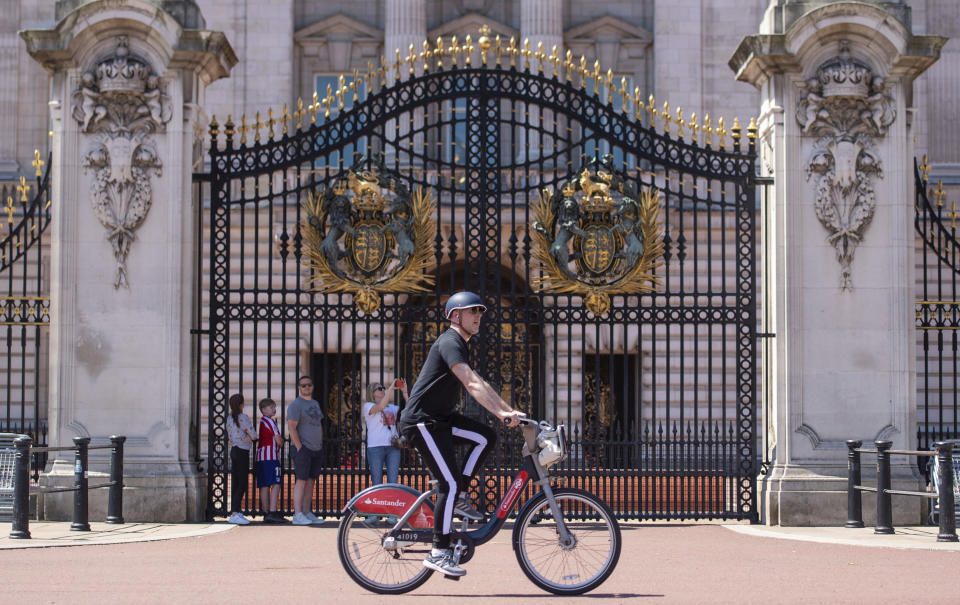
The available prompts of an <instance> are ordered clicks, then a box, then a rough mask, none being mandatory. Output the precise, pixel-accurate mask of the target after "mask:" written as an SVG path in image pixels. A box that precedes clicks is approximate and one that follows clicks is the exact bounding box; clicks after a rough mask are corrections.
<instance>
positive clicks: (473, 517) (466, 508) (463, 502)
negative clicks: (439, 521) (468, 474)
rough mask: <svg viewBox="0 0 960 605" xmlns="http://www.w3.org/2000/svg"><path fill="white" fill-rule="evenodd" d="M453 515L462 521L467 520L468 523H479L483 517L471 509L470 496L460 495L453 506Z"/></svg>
mask: <svg viewBox="0 0 960 605" xmlns="http://www.w3.org/2000/svg"><path fill="white" fill-rule="evenodd" d="M453 514H455V515H460V516H461V517H463V518H464V519H469V520H470V521H480V520H481V519H483V515H482V514H481V513H480V511H478V510H477V509H475V508H474V507H473V504H471V503H470V496H468V495H467V494H460V495H459V496H457V503H456V504H455V505H454V506H453Z"/></svg>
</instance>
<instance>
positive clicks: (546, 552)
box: [513, 488, 620, 595]
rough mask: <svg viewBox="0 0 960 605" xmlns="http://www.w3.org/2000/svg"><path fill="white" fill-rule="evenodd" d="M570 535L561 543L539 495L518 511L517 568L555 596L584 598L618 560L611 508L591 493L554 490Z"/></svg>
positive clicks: (617, 538) (616, 529)
mask: <svg viewBox="0 0 960 605" xmlns="http://www.w3.org/2000/svg"><path fill="white" fill-rule="evenodd" d="M554 495H555V497H556V500H557V506H558V507H559V508H560V510H561V511H562V513H563V519H564V522H565V525H566V527H567V529H568V530H569V531H570V533H571V534H572V535H573V540H572V541H571V542H570V543H567V544H564V543H563V542H562V539H561V537H560V534H559V531H558V528H557V523H556V521H555V520H554V516H553V512H552V511H551V510H550V503H549V502H547V497H546V496H545V495H544V494H543V492H541V493H539V494H537V495H536V496H534V497H533V499H532V500H531V501H530V503H529V504H528V505H527V506H524V508H523V510H521V511H520V517H519V518H518V519H517V524H516V525H515V526H514V528H513V547H514V552H515V553H516V555H517V562H518V563H520V568H521V569H523V573H525V574H526V575H527V577H528V578H530V580H531V581H532V582H533V583H534V584H536V585H537V586H539V587H540V588H542V589H544V590H546V591H548V592H552V593H554V594H559V595H575V594H583V593H585V592H587V591H590V590H593V589H594V588H596V587H597V586H599V585H600V584H602V583H603V581H604V580H606V579H607V577H609V576H610V574H611V573H612V572H613V569H614V568H615V567H616V566H617V561H619V559H620V526H619V525H618V524H617V520H616V518H615V517H614V516H613V512H612V511H611V510H610V508H609V507H608V506H607V505H606V504H605V503H604V502H603V501H601V500H600V499H599V498H597V497H596V496H594V495H593V494H591V493H589V492H585V491H582V490H578V489H569V488H561V489H557V490H555V491H554Z"/></svg>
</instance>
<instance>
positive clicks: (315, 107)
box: [310, 91, 320, 124]
mask: <svg viewBox="0 0 960 605" xmlns="http://www.w3.org/2000/svg"><path fill="white" fill-rule="evenodd" d="M319 111H320V95H319V94H317V91H313V103H311V104H310V123H311V124H316V123H317V113H318V112H319Z"/></svg>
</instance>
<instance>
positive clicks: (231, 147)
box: [197, 49, 757, 520]
mask: <svg viewBox="0 0 960 605" xmlns="http://www.w3.org/2000/svg"><path fill="white" fill-rule="evenodd" d="M457 52H460V54H459V55H457V56H455V57H452V58H453V63H454V65H453V66H449V65H448V66H443V65H442V63H443V61H444V60H445V58H446V59H449V58H451V56H450V53H449V52H445V53H439V52H438V53H435V54H431V55H430V56H429V57H427V59H426V60H425V58H424V56H423V55H421V57H419V58H416V59H415V61H414V64H410V65H408V64H403V65H400V66H389V65H388V66H387V70H388V71H392V70H393V69H397V73H398V74H399V73H400V72H401V71H402V72H404V73H406V70H407V69H408V67H409V69H410V74H411V75H410V77H409V78H407V79H405V80H399V81H397V82H395V83H393V84H390V85H387V84H386V81H385V80H386V78H385V74H384V72H383V70H381V71H380V72H374V73H372V74H368V75H367V76H366V77H363V78H359V79H358V80H356V81H354V82H352V83H346V84H345V85H344V86H343V87H342V88H341V89H340V90H338V91H332V92H331V93H330V94H329V95H328V97H327V98H325V99H315V101H314V103H313V104H311V105H310V107H309V108H306V109H303V110H302V111H301V110H298V111H297V112H296V113H295V114H294V115H293V116H289V115H288V114H287V112H286V110H285V111H284V112H283V117H282V118H281V119H280V120H279V121H275V120H273V119H272V118H271V121H270V122H267V123H266V124H260V123H257V124H254V125H253V127H252V128H251V127H248V126H247V125H246V123H245V122H244V123H242V124H241V125H239V126H238V125H236V124H233V123H232V122H229V121H228V123H226V124H224V125H223V126H220V125H218V124H216V122H215V121H214V123H213V124H212V125H211V135H212V137H211V152H210V166H211V167H210V172H209V174H204V175H198V177H197V180H198V184H200V185H201V189H202V191H203V192H204V195H205V196H209V207H208V208H207V209H205V210H204V211H203V212H204V213H207V216H205V217H204V220H205V222H207V223H208V225H209V242H206V243H205V246H204V247H205V249H206V250H208V252H209V255H208V257H207V258H206V260H205V262H207V263H209V264H208V265H207V266H206V267H204V268H203V269H205V270H206V271H207V272H208V274H209V288H208V290H207V291H206V292H203V293H202V296H208V297H209V300H208V301H205V300H201V303H202V304H201V306H203V304H207V305H208V308H209V320H208V321H209V344H208V345H207V346H208V349H207V351H208V356H207V357H205V358H204V359H202V361H201V367H200V371H199V375H200V376H201V377H205V378H202V379H205V380H206V381H207V383H206V395H207V396H208V399H209V415H208V423H209V424H208V452H207V460H208V470H209V481H210V485H209V487H210V489H209V498H210V500H209V513H210V515H223V514H225V513H226V512H227V511H228V502H227V498H228V490H227V487H228V473H227V460H228V458H229V456H228V455H227V450H226V447H227V444H226V431H225V422H226V421H227V405H226V404H227V400H228V398H229V396H230V395H231V394H232V393H234V392H241V393H243V394H244V395H245V397H246V400H247V402H248V407H247V409H248V412H249V411H250V406H249V402H251V401H257V400H259V399H260V398H262V397H272V398H273V399H275V400H276V401H278V402H280V403H281V408H285V406H286V405H287V404H288V403H289V402H290V400H292V398H293V397H294V396H295V382H296V379H297V377H298V376H300V375H302V374H310V375H311V376H312V377H313V379H314V383H315V384H316V385H317V388H316V389H315V397H316V398H317V399H318V400H320V401H321V404H322V405H323V406H325V409H326V412H327V416H328V420H329V422H330V424H329V427H328V429H329V430H328V437H327V440H326V442H325V443H326V445H325V451H326V454H325V456H326V461H327V464H328V466H329V470H328V472H326V473H325V475H324V476H322V477H321V479H320V481H319V487H318V496H319V502H320V510H319V513H321V514H326V515H328V516H333V515H337V514H339V511H340V509H341V507H342V506H343V504H344V503H345V502H346V500H347V499H349V497H350V496H352V495H353V494H354V493H356V492H357V491H359V490H360V489H362V488H363V487H365V486H366V485H367V484H368V481H369V478H368V474H369V473H368V472H367V470H366V468H365V456H364V451H363V447H362V443H363V439H362V427H361V425H362V424H363V421H362V419H361V417H360V407H361V404H362V401H363V400H364V397H363V395H362V393H363V390H364V387H365V385H368V384H370V383H371V382H376V381H381V380H390V379H392V378H393V377H394V376H402V377H405V378H406V379H407V380H409V381H411V382H412V380H414V379H415V377H416V374H417V372H418V371H419V368H420V365H421V364H422V362H423V358H424V357H425V355H426V351H427V349H428V348H429V345H430V343H431V342H432V340H433V338H434V337H435V336H436V334H437V332H438V330H442V329H444V324H443V322H442V320H443V317H442V305H443V302H444V301H445V299H446V296H447V295H449V294H450V293H452V292H453V291H455V290H458V289H469V290H474V291H477V292H478V293H480V294H481V296H483V298H484V299H485V300H486V301H487V302H488V307H489V310H488V313H487V314H486V315H485V317H484V321H483V325H482V331H481V334H480V336H479V338H476V339H473V340H471V342H470V347H471V355H472V356H473V357H472V363H473V365H474V367H475V368H477V369H478V371H479V372H480V373H481V374H482V375H483V376H484V377H485V378H486V379H487V380H488V381H489V382H491V384H493V385H494V386H495V388H497V389H498V390H499V391H500V392H501V394H502V395H503V396H504V398H505V399H508V401H510V402H511V404H512V405H514V406H515V407H517V408H519V409H523V410H525V411H526V412H527V413H528V414H530V415H532V416H535V417H542V418H546V419H548V420H551V421H554V422H556V421H560V422H565V423H567V424H568V425H569V426H570V427H571V433H572V437H573V451H572V455H571V456H570V458H569V459H568V460H567V461H566V462H564V463H563V465H562V466H561V468H560V470H559V472H560V474H562V475H565V476H567V477H568V484H574V485H582V486H583V487H585V488H587V489H591V490H594V491H596V492H598V493H600V494H601V495H602V496H603V497H605V498H606V499H607V500H608V501H609V502H610V503H611V505H612V506H613V507H614V509H615V510H616V511H617V513H618V515H619V516H620V517H621V518H664V519H668V518H740V519H751V520H756V519H757V506H756V486H755V476H756V472H757V457H756V451H755V441H756V438H755V435H756V424H757V422H756V393H757V385H756V365H757V364H756V275H755V266H756V265H755V253H756V252H755V229H756V224H755V215H756V202H755V182H754V164H755V147H754V140H755V139H754V137H755V131H754V130H753V129H750V130H748V132H747V133H743V132H741V129H740V127H739V124H735V125H734V128H733V129H732V130H731V131H730V132H728V131H726V130H725V129H724V127H723V123H722V122H720V124H719V127H711V126H710V124H709V122H708V121H707V122H706V123H705V124H703V125H698V124H697V122H696V119H695V118H692V119H691V121H690V123H687V122H685V121H684V120H683V119H682V116H681V117H678V118H674V117H673V114H671V113H669V112H666V111H665V112H663V113H662V114H661V112H659V111H657V110H655V109H654V107H653V100H652V99H651V100H650V103H649V104H644V103H643V102H642V101H641V100H640V95H639V93H635V94H633V95H631V94H630V93H629V92H628V91H627V90H626V87H625V85H623V84H621V86H620V88H619V90H618V89H617V87H616V86H615V85H613V84H612V82H611V81H610V79H609V78H608V79H607V81H606V82H604V80H603V78H602V77H600V75H599V72H597V73H596V74H591V73H589V72H585V71H582V70H580V71H578V69H577V68H576V67H575V66H574V65H573V64H572V63H569V62H567V63H563V64H561V63H560V62H559V61H557V62H556V63H557V65H556V67H557V68H558V69H556V70H554V75H553V76H551V75H550V65H549V62H548V65H547V68H546V71H545V70H544V68H543V67H542V65H543V63H542V62H541V64H540V65H541V68H540V69H539V71H538V72H537V71H531V70H530V69H529V68H523V69H518V68H517V67H516V66H510V67H507V66H506V65H504V66H501V65H500V56H499V55H498V56H497V64H496V65H493V64H492V63H493V60H492V58H491V61H490V64H489V65H488V64H487V60H486V56H484V59H483V63H482V64H480V62H477V64H476V65H474V66H471V64H470V63H469V62H467V63H464V55H463V53H462V52H461V51H460V50H459V49H458V51H454V53H457ZM521 54H522V53H521V52H520V51H517V52H516V53H513V54H511V53H510V52H506V51H505V53H504V56H503V59H504V64H506V62H507V59H508V58H510V57H512V58H514V59H516V58H517V57H518V56H520V55H521ZM507 55H510V56H509V57H508V56H507ZM438 58H439V60H438ZM458 60H459V63H458ZM458 64H459V67H458V66H457V65H458ZM414 72H416V73H414ZM557 74H562V75H557ZM351 98H353V99H354V101H353V105H352V107H347V105H349V103H345V101H349V99H351ZM338 109H339V111H338ZM664 118H665V119H664ZM221 128H222V129H223V130H222V132H221ZM671 129H672V132H671ZM261 132H262V133H264V134H265V137H264V139H265V140H261ZM251 135H254V136H251ZM731 137H732V144H731ZM251 139H252V140H251ZM355 154H360V155H363V156H365V157H368V158H374V159H376V160H377V161H379V162H381V163H382V165H383V166H384V167H385V168H386V169H388V170H390V171H394V172H395V174H396V175H397V178H399V179H401V180H402V181H404V182H405V183H406V185H407V186H408V187H409V188H410V189H411V190H414V189H416V188H423V189H424V190H430V191H432V192H434V194H435V196H436V200H437V204H436V210H435V212H434V215H433V216H432V218H433V220H434V221H435V222H436V235H435V238H434V240H433V242H432V246H433V256H434V261H435V262H434V264H433V268H432V269H431V270H430V273H431V276H432V277H433V285H431V286H430V287H429V288H427V290H428V291H426V292H421V293H415V294H401V293H394V294H386V295H384V296H383V297H382V301H381V303H382V304H381V305H380V307H379V309H378V310H377V311H376V312H373V313H363V312H361V311H360V310H359V309H358V307H357V304H356V303H357V301H355V300H354V298H353V297H352V296H351V295H349V294H345V293H327V294H320V293H317V292H314V291H311V290H309V289H308V288H307V286H306V284H307V281H308V279H309V278H311V277H313V275H312V273H311V271H312V270H311V269H308V268H307V266H306V265H305V264H304V245H305V242H304V232H303V229H304V228H305V227H304V225H305V224H307V223H306V218H307V217H306V215H305V210H304V206H303V205H302V203H303V201H304V200H305V199H309V196H310V195H312V193H313V192H316V191H326V190H328V189H330V188H331V187H333V186H334V183H335V181H336V179H338V178H340V177H342V176H343V175H345V174H346V171H347V170H348V169H349V168H350V167H351V166H352V164H353V162H354V160H353V158H354V155H355ZM591 160H592V161H593V163H591ZM597 160H603V161H604V162H606V163H605V164H604V165H605V166H609V167H610V168H611V169H612V170H614V171H616V172H617V173H618V174H620V175H622V178H623V180H624V181H625V182H627V183H629V184H630V186H631V187H633V188H634V189H635V190H637V191H640V190H651V189H652V188H656V189H657V190H658V191H659V193H660V196H661V197H660V203H661V215H660V216H661V219H662V221H663V224H664V238H663V245H664V252H663V255H662V258H659V259H658V260H659V261H661V262H662V265H661V266H660V267H659V269H657V276H658V278H659V286H658V287H657V288H656V289H655V290H654V291H652V292H641V291H637V292H635V293H633V292H628V293H626V294H617V295H614V296H611V297H610V309H609V311H608V312H606V313H602V314H594V313H592V312H591V311H589V310H588V309H587V308H585V307H584V301H583V297H582V296H580V295H567V294H554V293H548V292H540V291H538V290H537V287H536V286H535V284H536V280H537V278H539V277H542V274H541V273H540V269H539V268H538V266H537V264H536V263H535V262H532V258H533V254H534V248H535V245H536V242H535V241H534V237H533V232H532V227H531V224H532V223H533V222H534V220H535V217H534V213H533V210H532V209H531V207H532V205H533V204H535V203H536V202H537V200H539V196H540V193H541V191H543V190H544V189H545V188H546V189H550V190H554V191H555V190H557V189H558V188H560V187H562V186H563V184H564V183H566V182H568V181H569V179H570V178H571V177H575V176H576V175H578V174H580V173H581V171H583V170H584V168H587V167H589V166H591V165H596V162H597ZM464 409H465V410H466V413H470V414H476V415H477V417H479V418H486V420H487V421H488V422H492V419H491V418H490V417H489V415H486V414H485V413H483V412H481V411H480V409H479V406H477V405H476V404H475V403H473V402H465V403H464ZM279 420H280V421H281V422H280V423H279V424H280V426H281V427H285V422H284V421H285V418H284V417H283V416H282V415H281V417H280V419H279ZM500 435H501V446H500V447H499V448H498V449H497V451H496V452H495V453H494V454H493V455H492V456H491V457H490V459H489V460H488V463H487V466H486V468H485V469H484V470H483V473H482V474H481V477H480V480H479V482H478V484H477V485H476V486H475V489H476V491H477V492H478V496H479V498H480V502H481V503H482V504H483V505H485V506H487V507H488V509H489V510H492V508H493V506H495V503H496V501H497V500H498V498H499V496H500V494H501V493H502V491H501V490H502V488H501V485H504V484H508V482H507V481H506V477H505V474H506V473H507V472H509V471H508V469H510V468H511V467H512V466H513V465H515V464H516V461H517V456H518V452H519V445H520V444H519V435H518V434H516V433H515V432H512V431H509V430H502V431H501V433H500ZM283 464H284V468H286V469H287V474H286V477H285V483H284V488H283V489H284V494H285V496H284V498H286V497H287V496H286V495H287V494H289V493H290V490H291V482H292V473H291V472H290V471H289V462H288V461H286V460H285V461H284V462H283ZM401 481H403V482H407V483H410V484H412V485H415V486H418V487H421V486H423V485H424V483H425V481H424V471H423V469H422V468H421V467H420V465H419V461H418V460H416V459H414V458H413V457H412V454H411V453H410V452H407V453H405V454H404V460H403V467H402V473H401ZM251 493H252V490H251ZM285 501H286V500H285ZM248 508H249V509H252V510H255V509H257V508H258V506H257V505H256V504H255V502H254V501H253V500H250V501H249V506H248Z"/></svg>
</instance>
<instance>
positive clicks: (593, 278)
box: [532, 156, 663, 317]
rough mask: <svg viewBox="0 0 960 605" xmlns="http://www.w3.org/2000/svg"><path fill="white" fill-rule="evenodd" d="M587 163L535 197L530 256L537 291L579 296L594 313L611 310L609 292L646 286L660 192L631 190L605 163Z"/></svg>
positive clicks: (652, 283)
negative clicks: (554, 188)
mask: <svg viewBox="0 0 960 605" xmlns="http://www.w3.org/2000/svg"><path fill="white" fill-rule="evenodd" d="M611 164H612V157H610V156H604V158H603V159H602V160H596V159H594V160H592V161H590V162H589V163H588V165H587V166H586V167H585V168H584V169H583V170H582V171H581V172H580V173H579V174H576V175H575V176H573V178H570V179H568V180H567V181H566V182H564V183H563V185H562V186H561V187H560V189H559V190H558V191H556V192H553V191H551V190H549V189H544V190H542V191H541V192H540V199H539V200H538V201H536V202H534V205H533V212H534V218H535V220H534V222H533V224H532V227H533V230H532V233H533V239H534V249H533V258H534V261H535V264H536V265H538V268H539V269H540V271H541V273H542V275H541V276H540V277H536V278H534V280H533V282H534V283H533V285H534V287H535V288H537V290H538V291H540V292H550V293H554V294H573V295H579V296H582V297H583V299H584V303H585V304H586V306H587V308H588V309H589V310H590V312H591V313H593V314H594V315H595V316H597V317H600V316H602V315H605V314H606V313H607V312H608V311H609V310H610V295H613V294H639V293H641V292H650V291H653V290H654V289H655V288H656V287H657V285H658V283H659V281H658V278H657V277H656V275H655V274H654V270H655V269H656V268H657V267H658V266H659V265H660V264H661V262H662V261H661V257H662V256H663V227H662V225H661V223H660V221H659V217H660V203H659V196H660V194H659V191H657V189H656V188H652V187H651V188H646V189H643V191H642V192H640V193H639V194H638V192H637V191H636V189H635V188H634V187H633V186H632V185H631V184H630V183H629V182H627V181H626V180H625V179H624V178H623V177H622V176H621V175H620V174H618V173H617V171H615V170H614V169H613V168H612V167H611Z"/></svg>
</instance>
